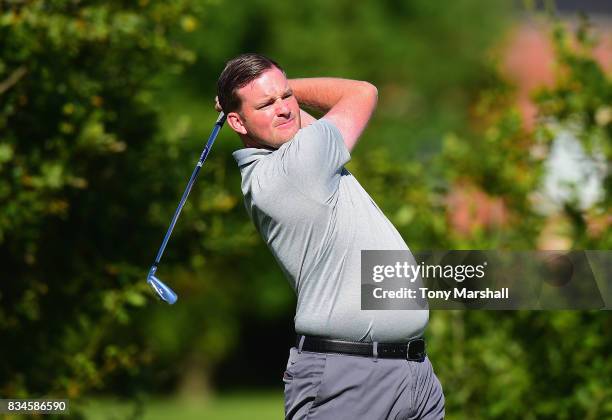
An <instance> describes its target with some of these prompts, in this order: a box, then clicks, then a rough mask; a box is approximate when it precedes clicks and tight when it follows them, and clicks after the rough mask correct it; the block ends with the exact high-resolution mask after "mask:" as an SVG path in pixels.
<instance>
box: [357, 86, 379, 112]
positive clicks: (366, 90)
mask: <svg viewBox="0 0 612 420" xmlns="http://www.w3.org/2000/svg"><path fill="white" fill-rule="evenodd" d="M359 84H360V86H359V90H360V92H361V94H362V95H363V96H364V97H365V98H366V99H367V101H368V102H369V103H371V104H372V106H373V107H375V106H376V103H377V102H378V89H377V88H376V86H374V85H373V84H372V83H370V82H365V81H361V82H359Z"/></svg>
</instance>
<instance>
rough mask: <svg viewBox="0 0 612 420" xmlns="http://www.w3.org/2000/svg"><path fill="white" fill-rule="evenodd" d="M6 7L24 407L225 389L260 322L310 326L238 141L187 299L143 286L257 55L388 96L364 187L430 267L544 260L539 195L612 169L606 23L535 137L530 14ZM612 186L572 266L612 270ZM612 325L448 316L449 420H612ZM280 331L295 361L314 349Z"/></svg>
mask: <svg viewBox="0 0 612 420" xmlns="http://www.w3.org/2000/svg"><path fill="white" fill-rule="evenodd" d="M0 4H1V8H0V47H1V51H2V55H1V57H0V174H1V177H0V203H1V204H0V267H2V268H1V270H2V271H1V272H2V278H1V279H0V282H1V283H0V285H1V288H0V303H1V304H0V337H1V342H2V347H1V350H0V394H1V395H8V396H12V397H27V396H39V395H46V396H58V397H63V396H68V397H70V398H73V399H78V398H79V397H81V396H83V395H84V394H87V393H91V392H94V391H101V392H110V393H114V394H122V395H139V394H140V393H141V392H150V391H154V392H160V391H161V392H164V391H169V390H172V391H174V390H176V389H177V388H178V389H186V390H189V389H191V390H195V391H197V392H203V391H204V390H205V389H206V386H208V385H209V384H207V383H206V381H207V377H210V376H211V375H213V374H214V373H215V368H216V367H217V366H218V365H219V363H221V362H224V361H225V362H227V361H226V360H224V359H226V358H227V357H228V356H227V355H228V354H236V351H235V350H236V349H241V348H243V347H244V346H245V345H246V344H247V343H246V342H245V338H244V337H245V336H244V332H245V331H244V328H245V327H244V325H250V324H249V323H251V322H253V320H258V322H259V325H266V323H268V324H267V325H275V324H274V322H276V321H275V320H278V319H283V318H285V319H286V318H290V317H291V316H292V312H293V302H294V301H293V299H294V298H293V296H292V292H291V291H290V289H289V287H288V286H287V285H286V283H285V282H284V280H283V279H282V277H281V273H280V270H279V269H278V267H277V266H276V263H275V262H274V260H273V258H272V257H271V256H270V254H269V251H268V250H267V249H266V248H265V246H264V244H263V243H262V242H261V240H260V239H259V238H258V236H257V233H256V232H255V230H254V228H253V227H252V225H251V224H250V222H249V221H248V219H247V216H246V213H245V211H244V209H243V207H242V204H241V195H240V188H239V174H238V171H237V168H236V167H235V163H234V162H233V159H232V157H231V155H230V151H231V150H233V149H236V148H238V147H240V145H239V142H238V140H237V139H236V138H235V136H234V135H232V133H230V130H224V131H223V132H222V133H221V135H220V139H219V140H218V141H217V143H216V145H215V150H214V151H213V153H212V154H211V157H210V158H209V160H208V161H207V163H206V165H205V167H204V168H203V171H202V174H201V178H200V181H199V183H198V184H197V185H196V187H195V188H194V190H193V192H192V195H191V196H190V198H189V201H188V203H187V205H186V207H185V209H184V211H183V213H182V215H181V219H180V221H179V223H178V225H177V227H176V229H175V232H174V234H173V237H172V240H171V242H170V246H169V247H168V249H167V251H166V254H165V255H164V260H163V263H162V265H161V268H160V270H159V275H160V277H161V278H163V279H166V280H168V282H169V283H170V284H172V286H173V288H175V290H177V291H178V293H179V302H178V303H177V305H175V306H173V307H171V308H168V307H167V306H165V305H161V304H157V303H156V302H155V301H153V300H152V295H151V294H150V293H149V292H148V291H146V284H145V282H144V279H145V276H146V272H147V269H148V267H149V265H150V264H151V263H152V260H153V257H154V255H155V254H154V253H155V252H156V251H157V247H158V246H159V243H160V241H161V239H162V235H163V233H164V232H165V230H166V228H167V223H168V221H169V220H170V217H171V215H172V213H173V211H174V209H175V207H176V204H177V202H178V199H179V197H180V195H181V193H182V191H183V188H184V186H185V184H186V181H187V179H188V177H189V175H190V173H191V170H192V169H193V165H194V164H195V162H196V160H197V157H198V155H199V153H200V151H201V148H202V146H203V145H202V138H203V137H205V136H206V135H207V134H208V132H209V130H210V129H211V128H212V123H213V121H214V119H215V113H214V111H213V109H212V98H213V97H214V85H215V81H216V78H217V76H218V74H219V72H220V71H221V69H222V67H223V63H224V62H225V60H227V59H229V58H231V57H232V56H234V55H236V54H239V53H241V52H245V51H259V52H263V53H266V54H269V55H271V56H273V57H274V58H275V59H277V60H278V61H279V62H280V63H281V64H282V65H283V66H284V67H285V69H286V71H287V73H288V74H289V76H293V77H298V76H319V75H333V76H340V77H353V78H359V79H367V80H370V81H372V82H374V83H375V84H376V85H377V86H378V87H379V93H380V104H379V109H378V112H377V114H376V115H375V117H374V119H373V121H372V122H371V124H370V127H369V128H368V130H367V131H366V133H365V134H364V137H363V139H362V140H361V144H360V146H359V147H358V148H357V149H356V151H355V154H354V156H353V159H352V161H351V163H350V170H351V171H352V172H353V173H354V174H355V175H356V176H357V178H358V179H359V180H360V181H361V182H362V184H363V185H364V187H365V188H366V190H367V191H368V192H369V193H370V194H371V195H372V197H373V198H374V199H375V201H376V202H377V203H378V204H379V206H380V207H381V208H382V209H383V210H384V211H385V213H386V214H387V215H388V216H389V218H390V219H391V220H392V222H393V223H394V224H395V225H396V226H397V227H398V229H399V230H400V232H401V233H402V236H403V237H404V238H405V239H406V241H407V243H408V244H409V245H410V247H411V248H412V249H415V250H418V249H444V248H447V249H469V248H474V249H478V248H480V249H494V248H499V249H502V248H503V249H534V248H536V247H537V246H538V243H539V242H538V241H539V239H540V238H541V236H542V232H543V230H544V228H545V225H546V223H547V220H546V218H547V216H546V215H543V214H541V213H538V212H537V211H536V210H535V209H534V206H533V197H534V193H536V192H537V190H538V188H539V186H540V184H541V181H542V177H543V176H544V175H545V172H546V167H545V165H544V162H545V161H546V159H547V157H548V156H549V155H550V147H551V144H552V142H553V141H554V138H555V137H556V135H557V134H558V133H559V132H560V131H563V130H566V131H567V130H570V131H571V132H572V133H575V135H576V137H577V138H578V139H579V141H580V142H581V144H583V145H584V146H585V149H586V150H587V151H588V153H590V154H591V155H593V156H600V155H602V154H603V156H604V159H605V161H606V162H607V164H608V165H609V162H610V144H611V142H610V137H611V132H610V130H611V129H612V128H611V127H612V125H611V122H610V117H609V115H610V113H611V111H610V105H609V104H610V103H612V100H611V99H612V98H611V95H612V89H611V87H610V77H609V75H606V74H604V73H603V71H602V69H601V67H600V66H599V65H598V64H597V63H596V62H595V61H594V60H593V59H592V54H591V51H590V48H591V47H592V44H593V41H592V38H591V35H590V34H591V32H590V31H589V30H588V25H586V24H585V25H582V26H580V28H579V30H578V33H577V41H578V43H577V45H575V44H573V43H571V42H570V41H569V40H570V39H572V38H574V37H573V36H571V35H570V34H569V33H568V32H567V31H566V30H565V29H564V27H563V26H562V25H561V24H557V25H555V29H554V32H553V39H554V40H555V46H556V57H557V66H558V69H559V74H558V77H557V80H556V81H555V83H554V85H553V86H552V87H550V88H547V89H543V90H541V91H540V92H538V93H537V96H536V97H535V99H536V102H537V106H538V110H539V113H540V119H539V120H538V122H537V124H536V127H535V129H534V131H533V132H528V131H526V130H525V129H524V128H523V122H522V121H521V117H520V114H519V113H518V111H517V109H516V108H515V105H514V103H515V98H514V91H513V89H512V87H511V86H509V85H508V84H507V83H506V82H504V81H503V80H502V79H501V78H500V77H499V76H498V74H497V72H496V68H495V56H494V55H492V54H491V48H492V47H494V46H495V44H496V42H497V41H498V40H499V39H500V37H501V36H502V35H503V34H504V31H505V29H506V28H507V27H508V25H509V23H510V17H511V16H510V12H509V11H510V3H509V2H503V3H499V2H495V3H493V2H485V1H480V0H466V1H461V2H452V3H448V2H446V3H444V4H442V3H435V2H430V1H426V0H418V1H410V2H407V1H394V0H386V1H382V2H381V1H377V2H375V1H365V2H358V3H349V2H346V1H340V2H324V1H313V2H303V3H300V4H294V3H288V2H285V3H282V2H281V3H279V2H271V1H270V0H256V1H254V2H249V6H248V7H246V6H244V7H238V6H237V5H235V4H233V5H230V4H228V3H226V2H223V1H208V2H195V1H188V0H179V1H172V2H170V1H153V0H151V1H148V0H140V1H134V2H128V1H126V2H111V3H107V2H95V1H94V2H87V3H86V4H85V3H82V2H79V1H67V0H66V1H44V2H43V1H28V2H3V3H0ZM604 186H605V194H604V197H603V199H602V200H600V201H599V202H597V203H595V204H594V205H593V206H592V208H589V209H581V208H580V207H578V206H577V205H576V203H573V202H567V203H565V206H564V210H563V214H561V215H560V217H561V218H562V220H563V221H564V226H566V227H567V229H566V231H565V232H564V234H565V236H566V237H567V238H569V240H570V241H571V246H572V247H574V248H577V249H580V248H591V249H609V247H610V242H611V238H610V234H609V222H608V221H607V220H608V215H609V206H610V190H611V189H612V183H611V181H610V177H609V175H608V178H607V179H606V181H605V183H604ZM466 203H467V207H468V210H465V207H466ZM482 209H489V210H488V211H487V212H485V213H483V214H481V213H479V211H480V210H482ZM463 210H465V211H467V213H466V214H467V222H468V223H467V224H465V223H463V224H462V222H461V220H459V219H458V218H457V217H458V216H457V215H458V214H460V213H461V211H463ZM485 216H486V217H485ZM602 223H603V226H604V227H603V229H602V228H601V226H602ZM611 327H612V324H611V321H610V318H609V317H608V316H606V314H605V313H598V312H541V313H539V312H495V313H493V312H476V311H471V312H451V311H437V312H434V313H432V319H431V323H430V327H429V329H428V332H427V335H428V339H429V349H430V350H429V352H430V355H431V358H432V360H433V362H434V367H435V369H436V371H437V373H438V374H439V376H440V378H441V381H442V383H443V385H444V387H445V392H446V398H447V404H448V407H447V413H448V417H449V418H466V417H475V418H515V417H525V418H577V417H578V418H604V417H606V416H610V415H611V413H612V406H610V403H609V401H611V400H612V398H611V395H610V392H611V391H610V390H612V386H611V385H612V384H611V383H610V379H609V378H611V377H612V363H611V362H610V360H609V358H608V357H607V353H608V352H609V349H611V348H612V341H611V340H612V338H611V337H612V334H610V333H611V332H612V331H611V330H612V328H611ZM274 333H276V334H277V338H279V342H278V346H279V347H281V346H282V343H281V342H280V341H281V340H282V337H286V336H290V335H291V331H278V332H272V333H271V334H274ZM5 343H9V345H6V344H5ZM282 350H283V352H284V349H282ZM262 357H263V356H262ZM283 363H284V361H283V360H281V361H280V363H279V364H280V365H282V364H283ZM277 373H278V372H275V371H274V370H273V369H270V372H269V374H268V376H270V377H273V379H276V378H277V377H279V375H277ZM220 376H222V374H217V375H216V376H214V378H216V379H219V377H220ZM262 381H263V379H262ZM278 382H279V383H280V381H278ZM279 392H280V390H279ZM77 414H78V413H77Z"/></svg>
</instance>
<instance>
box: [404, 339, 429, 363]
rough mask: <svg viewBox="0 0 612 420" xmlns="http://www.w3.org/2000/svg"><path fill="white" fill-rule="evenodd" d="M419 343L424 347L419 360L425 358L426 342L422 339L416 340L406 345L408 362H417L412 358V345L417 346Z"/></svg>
mask: <svg viewBox="0 0 612 420" xmlns="http://www.w3.org/2000/svg"><path fill="white" fill-rule="evenodd" d="M417 341H418V342H419V343H420V344H421V346H422V350H420V351H419V357H418V358H417V359H418V360H422V359H424V358H425V340H423V339H422V338H417V339H415V340H411V341H409V342H408V344H407V345H406V360H415V359H411V358H410V345H411V344H417Z"/></svg>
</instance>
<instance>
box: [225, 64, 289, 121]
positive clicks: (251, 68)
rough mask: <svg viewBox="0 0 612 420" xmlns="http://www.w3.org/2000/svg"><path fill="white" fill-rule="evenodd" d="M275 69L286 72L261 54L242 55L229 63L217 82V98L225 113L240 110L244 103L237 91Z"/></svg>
mask: <svg viewBox="0 0 612 420" xmlns="http://www.w3.org/2000/svg"><path fill="white" fill-rule="evenodd" d="M273 67H276V68H277V69H279V70H280V71H282V72H283V73H284V72H285V71H284V70H283V69H282V68H281V67H280V66H279V65H278V63H276V62H275V61H274V60H271V59H269V58H268V57H265V56H263V55H261V54H254V53H248V54H241V55H239V56H238V57H236V58H232V59H231V60H230V61H228V62H227V63H226V64H225V68H224V69H223V71H222V72H221V75H220V76H219V80H218V81H217V96H218V98H219V105H221V108H222V109H223V112H225V113H226V114H227V113H228V112H234V111H237V110H239V109H240V107H241V105H242V101H241V100H240V97H239V96H238V93H237V92H236V91H237V90H238V89H240V88H241V87H244V86H246V85H247V84H249V83H250V82H252V81H253V80H255V79H257V78H258V77H259V76H261V75H262V73H263V72H265V71H266V70H269V69H271V68H273Z"/></svg>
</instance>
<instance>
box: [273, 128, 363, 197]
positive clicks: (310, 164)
mask: <svg viewBox="0 0 612 420" xmlns="http://www.w3.org/2000/svg"><path fill="white" fill-rule="evenodd" d="M281 150H282V153H281V154H280V159H281V164H282V168H283V172H284V173H285V174H286V176H288V177H289V178H290V182H291V183H292V184H293V185H295V186H296V187H297V188H298V189H300V190H301V191H302V192H303V193H305V194H307V195H309V196H311V197H312V198H314V199H317V200H321V201H327V200H328V199H329V198H330V197H331V196H332V195H333V194H334V193H335V192H336V191H337V189H338V184H339V182H340V177H341V176H342V170H343V168H344V165H345V164H346V163H347V162H348V161H349V160H350V159H351V155H350V153H349V151H348V149H347V148H346V145H345V144H344V140H343V139H342V134H341V133H340V130H338V128H337V127H336V126H335V125H334V123H332V122H331V121H328V120H326V119H325V118H322V119H320V120H318V121H316V122H314V123H312V124H310V125H309V126H307V127H305V128H303V129H301V130H300V131H298V132H297V134H296V135H295V137H294V138H293V140H291V141H289V142H288V143H286V145H285V146H284V147H282V148H281V149H279V151H281Z"/></svg>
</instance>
